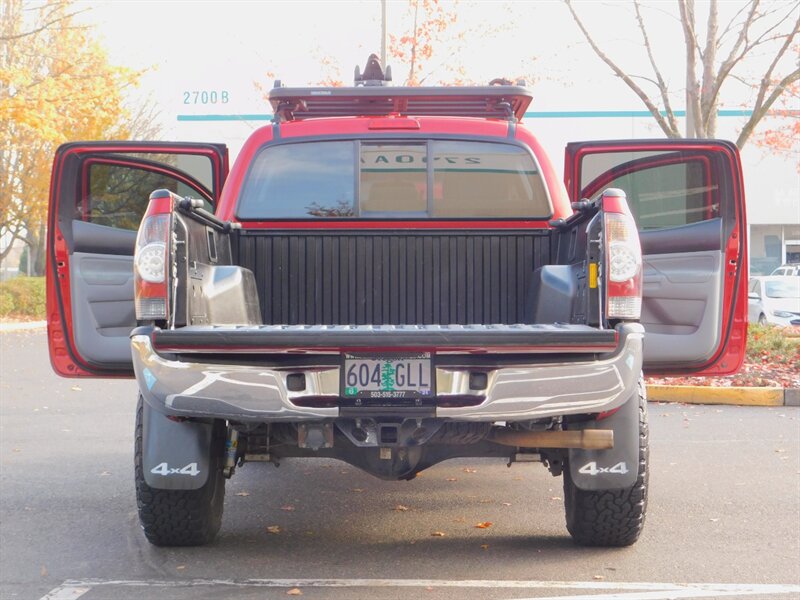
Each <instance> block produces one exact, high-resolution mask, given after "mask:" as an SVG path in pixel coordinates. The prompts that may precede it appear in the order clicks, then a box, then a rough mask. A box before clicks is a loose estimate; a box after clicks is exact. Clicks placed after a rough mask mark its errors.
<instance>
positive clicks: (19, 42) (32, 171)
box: [0, 0, 139, 270]
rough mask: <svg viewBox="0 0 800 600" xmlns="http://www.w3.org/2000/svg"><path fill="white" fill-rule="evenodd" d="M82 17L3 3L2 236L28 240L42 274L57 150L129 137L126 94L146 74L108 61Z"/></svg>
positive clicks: (62, 5)
mask: <svg viewBox="0 0 800 600" xmlns="http://www.w3.org/2000/svg"><path fill="white" fill-rule="evenodd" d="M79 12H82V9H81V8H80V5H77V4H76V3H74V2H73V1H72V0H60V1H56V0H51V1H48V2H44V3H41V4H36V5H33V4H31V3H30V2H23V0H4V1H3V3H2V4H1V5H0V17H1V18H0V144H1V145H2V152H0V235H2V236H3V237H4V242H7V241H9V240H10V239H12V238H13V239H20V240H23V241H24V242H25V243H27V244H28V246H29V250H30V254H31V262H32V263H33V264H34V265H37V266H38V268H37V269H36V270H40V269H41V264H42V261H41V254H42V247H43V239H44V227H45V216H46V213H47V198H48V186H49V180H50V167H51V164H52V159H53V153H54V151H55V149H56V148H57V147H58V145H59V144H61V143H64V142H67V141H73V140H87V139H115V138H116V139H119V138H127V137H129V135H130V131H129V129H127V128H126V127H125V126H124V125H123V124H124V123H125V122H126V121H127V117H128V116H129V115H128V113H127V111H126V109H125V107H124V102H123V100H124V91H125V90H126V88H128V87H130V86H132V85H134V84H136V83H137V82H138V78H139V73H137V72H134V71H132V70H130V69H126V68H124V67H117V66H113V65H111V64H110V63H109V60H108V57H107V55H106V53H105V51H104V50H103V49H102V47H101V46H100V45H99V44H98V43H97V41H96V40H95V39H94V38H93V37H92V32H91V29H90V28H88V27H86V26H82V25H80V24H79V23H78V21H77V19H76V16H77V14H78V13H79ZM8 249H9V246H8V244H4V246H3V249H2V252H0V261H2V259H3V258H5V256H6V254H7V253H8ZM13 266H15V265H13Z"/></svg>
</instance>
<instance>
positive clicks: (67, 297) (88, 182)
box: [47, 142, 228, 376]
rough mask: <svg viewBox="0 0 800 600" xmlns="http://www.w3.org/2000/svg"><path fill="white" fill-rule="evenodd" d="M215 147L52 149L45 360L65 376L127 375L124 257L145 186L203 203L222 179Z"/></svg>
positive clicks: (223, 158) (129, 269)
mask: <svg viewBox="0 0 800 600" xmlns="http://www.w3.org/2000/svg"><path fill="white" fill-rule="evenodd" d="M227 168H228V165H227V150H226V149H225V147H224V146H219V145H215V144H174V143H164V142H119V143H117V142H114V143H110V142H109V143H106V142H84V143H75V144H66V145H64V146H61V147H60V148H59V149H58V151H57V152H56V157H55V161H54V165H53V176H52V181H51V194H50V212H49V215H48V223H49V230H48V265H47V285H48V292H47V298H48V310H47V313H48V330H49V335H48V339H49V343H50V355H51V362H52V364H53V367H54V368H55V370H56V372H58V373H59V374H61V375H65V376H108V375H117V376H131V375H132V365H131V356H130V340H129V339H128V336H129V333H130V331H131V329H132V328H133V327H135V326H136V319H135V315H134V304H133V298H134V290H133V254H134V246H135V242H136V232H137V229H138V226H139V222H140V221H141V218H142V215H143V214H144V211H145V210H146V208H147V203H148V198H149V195H150V192H152V191H153V190H154V189H159V188H164V189H169V190H172V191H174V192H175V193H178V194H180V195H182V196H192V197H194V198H200V199H203V200H204V201H205V202H206V203H207V205H208V207H209V208H211V207H212V206H213V203H214V202H215V200H216V198H218V197H219V192H220V188H221V186H222V183H223V181H224V178H225V176H226V175H227Z"/></svg>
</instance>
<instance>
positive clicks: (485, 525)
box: [474, 521, 492, 529]
mask: <svg viewBox="0 0 800 600" xmlns="http://www.w3.org/2000/svg"><path fill="white" fill-rule="evenodd" d="M491 526H492V522H491V521H484V522H482V523H476V524H475V525H474V527H475V529H489V527H491Z"/></svg>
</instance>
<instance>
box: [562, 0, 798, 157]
mask: <svg viewBox="0 0 800 600" xmlns="http://www.w3.org/2000/svg"><path fill="white" fill-rule="evenodd" d="M563 1H564V3H565V4H566V5H567V7H568V8H569V10H570V13H571V14H572V17H573V19H574V20H575V23H576V24H577V25H578V28H579V29H580V30H581V32H582V33H583V36H584V37H585V38H586V41H587V42H588V43H589V45H590V46H591V48H592V50H593V51H594V52H595V54H597V56H598V57H599V58H600V59H601V60H602V61H603V62H605V63H606V64H607V65H608V66H609V67H610V68H611V70H612V71H613V72H614V74H615V75H616V76H617V77H619V78H620V79H622V81H624V82H625V84H626V85H627V86H628V87H629V88H630V89H631V90H633V92H634V93H635V94H636V95H637V96H638V97H639V99H641V101H642V102H643V103H644V105H645V106H646V107H647V110H648V111H650V114H652V115H653V118H654V119H655V120H656V122H657V123H658V125H659V127H661V129H662V130H663V131H664V133H665V134H666V135H667V136H668V137H671V138H678V137H681V132H680V128H679V123H678V120H677V118H676V111H675V110H674V109H673V107H672V104H671V102H670V97H671V96H674V92H675V91H676V90H674V89H670V86H669V83H668V81H667V80H666V79H665V77H664V76H663V73H662V71H663V69H662V68H661V67H660V66H659V63H658V61H657V60H656V58H655V54H654V50H653V44H652V42H651V36H650V30H648V27H647V25H646V23H645V20H644V18H643V16H642V4H641V2H640V0H633V9H634V13H635V17H636V23H637V26H638V30H639V34H640V35H641V40H642V45H643V46H644V49H645V52H646V54H647V58H648V62H649V64H650V68H651V69H652V73H651V74H648V75H640V74H633V73H628V72H626V71H625V70H624V69H623V68H622V67H620V65H619V63H618V62H617V61H615V60H614V59H613V58H611V57H610V56H609V55H608V54H607V53H606V52H604V51H603V50H602V49H601V48H600V46H599V44H598V43H597V41H596V40H595V37H594V36H593V35H592V33H591V32H590V31H589V30H588V28H587V26H586V24H585V23H584V21H583V20H582V19H581V18H580V16H579V15H578V13H577V11H576V10H575V7H574V6H573V3H572V1H571V0H563ZM677 2H678V11H679V20H680V25H681V29H682V31H683V41H684V45H685V55H686V79H685V96H686V137H698V138H704V137H714V135H715V134H716V126H717V120H716V119H717V112H718V109H719V99H720V92H721V90H722V87H723V86H724V85H725V84H726V83H727V82H729V81H731V80H737V81H739V82H742V83H745V84H746V85H748V86H750V87H752V88H753V89H754V90H755V100H754V102H753V106H752V113H751V114H750V117H749V119H748V120H747V122H746V123H745V125H744V126H743V127H742V130H741V132H740V133H739V136H738V138H737V140H736V145H737V146H738V147H739V148H742V147H743V146H744V145H745V144H746V143H747V140H748V139H749V138H750V136H751V134H752V133H753V130H754V129H755V127H756V126H757V125H758V123H759V122H760V121H761V120H762V119H763V118H764V117H765V116H766V115H767V114H768V113H769V112H770V109H771V108H772V106H773V105H774V104H775V102H776V101H777V100H778V98H780V97H781V95H782V94H783V93H784V92H785V91H786V89H787V88H788V87H790V86H791V85H792V84H794V83H795V82H797V81H800V68H798V64H797V61H795V64H794V65H793V69H792V70H790V71H789V72H788V73H786V74H779V70H780V67H781V66H783V64H784V63H785V62H787V61H783V60H782V59H783V58H784V57H785V56H786V57H787V59H788V58H789V57H791V54H790V55H787V51H789V50H790V48H792V43H793V41H794V40H796V39H797V37H798V32H799V31H800V11H798V9H797V3H795V2H786V3H778V2H772V3H769V4H767V6H763V5H762V2H761V0H750V1H748V2H746V3H744V4H743V5H742V6H741V7H740V8H739V10H737V11H736V13H735V14H734V15H733V16H732V17H731V18H730V19H729V20H728V21H727V23H724V24H723V25H722V26H720V22H719V3H718V0H710V2H709V5H708V6H709V8H708V20H707V23H706V32H705V40H702V38H701V36H700V35H698V28H697V19H696V16H695V3H694V0H677ZM645 6H646V5H645ZM756 54H759V55H761V56H763V55H766V56H771V57H772V58H771V60H769V62H768V64H767V65H766V67H765V70H764V71H763V73H762V75H761V76H760V77H759V78H757V79H755V80H754V79H752V78H750V79H749V80H748V79H747V78H746V77H743V76H741V75H739V74H738V72H737V69H738V68H740V67H741V66H742V64H743V62H744V61H745V59H747V58H750V57H754V56H755V55H756ZM718 56H719V57H721V59H719V58H718ZM639 81H641V82H642V83H641V85H640V83H639ZM647 84H649V86H648V85H647ZM646 87H647V89H645V88H646Z"/></svg>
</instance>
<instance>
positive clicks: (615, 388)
mask: <svg viewBox="0 0 800 600" xmlns="http://www.w3.org/2000/svg"><path fill="white" fill-rule="evenodd" d="M618 333H619V344H618V346H617V349H616V350H615V351H614V352H611V353H608V354H604V355H602V356H601V357H600V358H599V359H595V358H594V355H591V358H590V357H589V356H587V355H586V354H575V355H574V356H575V359H576V360H574V361H565V362H559V363H547V364H545V363H542V362H536V361H537V359H538V360H540V359H541V355H538V356H536V355H531V364H523V365H517V366H513V367H506V366H504V367H496V366H489V365H491V362H488V363H487V365H486V366H475V365H474V364H471V365H470V366H469V367H466V366H465V367H452V366H447V367H444V366H437V367H436V369H435V370H436V394H437V398H438V399H439V400H442V401H445V402H446V400H447V398H448V397H460V398H462V399H463V398H464V397H465V396H476V404H475V405H474V406H458V407H448V408H445V407H441V406H440V407H437V408H436V414H435V416H436V417H438V418H443V419H452V420H457V421H483V422H492V421H525V420H530V419H538V418H543V417H552V416H558V415H567V414H581V413H596V412H602V411H607V410H610V409H613V408H616V407H617V406H620V405H622V404H623V403H624V402H625V401H626V400H627V399H628V398H629V397H631V396H632V395H633V394H634V393H635V391H636V386H637V382H638V379H639V375H640V372H641V369H642V338H643V335H644V329H643V328H642V327H641V325H638V324H625V325H621V326H620V327H619V328H618ZM131 345H132V352H133V366H134V370H135V372H136V379H137V381H138V383H139V388H140V390H141V392H142V395H143V396H144V398H145V400H146V401H147V402H148V403H149V404H150V405H151V406H153V408H155V409H156V410H158V411H160V412H164V413H166V414H169V415H176V416H193V417H212V418H225V419H230V420H236V421H263V422H296V421H319V420H322V419H333V418H336V417H338V416H339V408H338V407H334V408H313V407H309V406H301V404H303V400H308V399H312V398H317V399H319V398H331V399H335V398H338V397H339V389H340V381H339V377H340V375H339V371H340V368H339V367H338V366H322V367H302V368H298V367H291V368H289V367H286V368H276V367H263V366H259V365H255V364H252V363H251V364H246V365H245V364H240V365H231V364H214V363H213V362H212V363H209V362H201V361H199V360H198V361H197V362H192V361H190V360H186V357H187V356H191V355H186V354H184V355H182V357H183V360H177V359H172V358H166V357H165V356H162V355H160V354H158V353H157V352H156V351H155V350H154V348H153V345H152V342H151V339H150V337H149V336H147V335H142V334H134V335H133V336H132V338H131ZM198 358H199V357H198ZM489 358H490V357H489ZM487 360H488V359H487ZM476 370H477V371H481V372H484V373H487V374H488V378H487V387H486V389H485V390H480V391H474V390H470V389H469V379H470V372H471V371H476ZM292 373H303V374H304V375H305V382H306V385H305V389H304V390H303V391H300V392H294V391H290V390H289V389H288V386H287V376H288V375H289V374H292ZM481 398H483V399H482V400H481ZM398 412H401V411H398ZM350 416H352V413H350Z"/></svg>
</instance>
